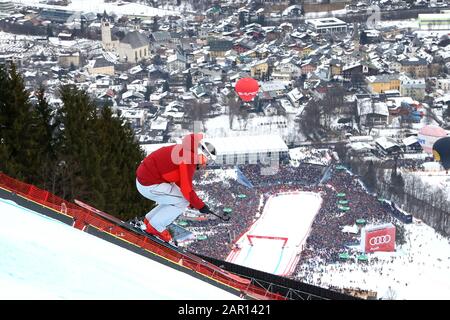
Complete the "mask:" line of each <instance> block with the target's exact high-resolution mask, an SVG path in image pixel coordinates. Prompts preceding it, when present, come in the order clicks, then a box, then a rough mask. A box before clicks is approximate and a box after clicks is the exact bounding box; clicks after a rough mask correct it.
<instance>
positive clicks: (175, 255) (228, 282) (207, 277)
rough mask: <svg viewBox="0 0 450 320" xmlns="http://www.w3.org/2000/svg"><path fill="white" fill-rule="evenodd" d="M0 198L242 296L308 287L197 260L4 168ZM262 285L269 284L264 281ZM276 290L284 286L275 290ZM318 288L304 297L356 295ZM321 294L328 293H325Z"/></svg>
mask: <svg viewBox="0 0 450 320" xmlns="http://www.w3.org/2000/svg"><path fill="white" fill-rule="evenodd" d="M0 197H1V198H5V199H8V200H12V201H14V202H16V203H18V204H20V205H22V206H24V207H27V208H29V209H31V210H33V211H35V212H38V213H40V214H44V215H46V216H48V217H50V218H53V219H56V220H59V221H61V222H63V223H66V224H68V225H71V226H72V227H74V228H77V229H79V230H81V231H83V232H87V233H89V234H91V235H94V236H97V237H99V238H102V239H104V240H106V241H109V242H111V243H114V244H116V245H119V246H121V247H123V248H126V249H128V250H131V251H133V252H135V253H138V254H140V255H142V256H145V257H147V258H150V259H153V260H155V261H157V262H160V263H163V264H165V265H167V266H169V267H172V268H174V269H177V270H179V271H181V272H185V273H188V274H190V275H191V276H194V277H196V278H198V279H201V280H203V281H206V282H208V283H210V284H211V285H215V286H218V287H220V288H222V289H224V290H227V291H228V292H231V293H233V294H235V295H237V296H240V297H241V298H245V299H257V300H259V299H261V300H289V299H298V295H295V296H293V295H292V292H295V291H297V290H296V288H295V287H298V286H299V285H300V286H302V285H303V284H302V283H300V282H297V281H293V280H289V281H287V282H286V281H282V283H283V286H282V287H281V286H280V285H278V286H275V285H271V283H269V285H267V280H272V279H274V281H277V282H280V280H279V277H277V276H274V275H267V274H263V273H260V272H255V271H254V270H253V271H252V272H248V271H247V272H233V271H232V270H235V269H236V268H237V270H241V271H243V270H247V269H248V268H243V269H240V266H234V269H233V268H227V269H228V270H226V269H223V268H222V267H223V264H224V263H225V262H224V261H214V259H205V258H204V257H201V256H199V255H195V259H194V258H193V255H194V254H193V253H189V254H187V253H184V252H183V250H178V249H177V248H172V247H170V246H165V245H163V244H161V243H158V242H156V241H153V240H152V239H151V238H148V237H146V236H144V235H142V234H139V233H135V232H133V231H130V230H128V229H126V228H124V227H121V226H120V225H118V224H115V223H113V222H112V221H109V220H107V219H105V218H103V217H101V216H99V215H97V214H95V213H94V212H92V211H89V210H87V209H85V208H82V207H80V206H78V205H76V204H75V203H72V202H70V201H66V200H64V199H62V198H60V197H58V196H56V195H54V194H52V193H50V192H49V191H45V190H42V189H40V188H37V187H36V186H34V185H31V184H27V183H24V182H22V181H19V180H16V179H14V178H11V177H9V176H7V175H6V174H4V173H2V172H0ZM197 258H198V259H197ZM225 264H226V265H227V266H229V265H232V264H230V263H225ZM219 266H220V267H219ZM256 275H258V276H264V279H265V280H264V279H263V280H261V279H258V278H255V277H254V276H256ZM261 283H264V285H262V284H261ZM292 286H293V287H292ZM306 286H307V287H308V289H309V288H313V286H310V285H306ZM276 288H278V289H279V290H274V289H276ZM315 288H316V289H315V290H312V291H313V292H314V294H312V295H309V294H308V293H306V292H304V295H303V296H301V299H305V298H306V299H334V298H335V299H352V297H350V296H347V295H343V294H340V293H337V292H334V291H331V290H328V289H323V288H319V287H315ZM320 293H324V294H322V295H321V294H320ZM305 295H306V296H305Z"/></svg>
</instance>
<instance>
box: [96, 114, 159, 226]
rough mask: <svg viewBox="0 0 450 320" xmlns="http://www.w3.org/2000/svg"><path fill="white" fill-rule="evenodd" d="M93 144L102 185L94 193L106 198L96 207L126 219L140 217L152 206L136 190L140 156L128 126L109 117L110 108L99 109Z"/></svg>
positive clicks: (141, 155) (137, 145)
mask: <svg viewBox="0 0 450 320" xmlns="http://www.w3.org/2000/svg"><path fill="white" fill-rule="evenodd" d="M96 131H97V139H98V140H97V142H96V143H97V144H98V145H99V146H100V150H99V152H100V154H101V161H100V167H101V176H102V177H104V180H103V181H102V182H103V184H101V185H99V189H98V192H99V193H101V194H104V195H107V197H106V198H104V199H103V201H104V203H99V204H98V206H99V208H102V209H103V210H105V211H107V212H110V213H113V214H115V215H117V216H120V217H121V218H122V219H125V220H126V219H130V218H133V217H135V216H137V215H144V214H145V213H146V212H147V211H149V210H150V208H151V206H152V203H151V202H150V201H149V200H147V199H145V198H143V197H142V196H141V195H140V194H139V192H138V191H137V189H136V176H135V172H136V169H137V167H138V166H139V164H140V162H141V161H142V159H143V158H144V153H143V152H142V150H141V149H140V147H139V144H138V143H137V142H136V140H135V138H134V133H133V131H132V129H131V127H130V126H129V125H128V124H127V123H125V122H124V120H123V119H122V118H121V117H113V113H112V111H111V109H110V108H108V107H106V108H103V109H102V111H101V114H100V116H99V119H98V122H97V129H96Z"/></svg>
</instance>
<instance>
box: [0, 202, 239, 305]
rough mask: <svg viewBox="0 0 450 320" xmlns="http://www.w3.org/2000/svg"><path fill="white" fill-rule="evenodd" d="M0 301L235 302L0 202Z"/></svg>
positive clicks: (161, 267) (203, 285)
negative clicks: (224, 300)
mask: <svg viewBox="0 0 450 320" xmlns="http://www.w3.org/2000/svg"><path fill="white" fill-rule="evenodd" d="M0 215H1V217H2V223H1V224H0V257H1V258H0V288H1V290H0V299H158V300H163V299H164V300H165V299H170V300H172V299H173V300H177V299H211V300H214V299H237V298H238V297H237V296H235V295H232V294H231V293H228V292H226V291H224V290H222V289H220V288H217V287H214V286H213V285H210V284H208V283H206V282H204V281H201V280H199V279H196V278H194V277H191V276H189V275H187V274H185V273H183V272H180V271H177V270H175V269H172V268H170V267H167V266H165V265H163V264H160V263H158V262H155V261H153V260H150V259H148V258H145V257H143V256H140V255H138V254H135V253H133V252H131V251H128V250H126V249H123V248H121V247H119V246H116V245H114V244H111V243H109V242H107V241H104V240H102V239H99V238H97V237H95V236H92V235H90V234H87V233H84V232H81V231H79V230H77V229H74V228H72V227H70V226H68V225H66V224H64V223H62V222H60V221H57V220H54V219H51V218H48V217H46V216H44V215H41V214H38V213H36V212H33V211H31V210H28V209H26V208H23V207H21V206H19V205H17V204H16V203H14V202H12V201H9V200H5V199H1V198H0Z"/></svg>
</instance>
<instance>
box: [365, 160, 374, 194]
mask: <svg viewBox="0 0 450 320" xmlns="http://www.w3.org/2000/svg"><path fill="white" fill-rule="evenodd" d="M364 183H365V184H366V186H367V188H368V189H369V190H370V191H371V192H375V190H376V187H377V175H376V171H375V166H374V164H373V161H370V162H369V167H368V168H367V172H366V174H365V175H364Z"/></svg>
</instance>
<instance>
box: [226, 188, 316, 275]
mask: <svg viewBox="0 0 450 320" xmlns="http://www.w3.org/2000/svg"><path fill="white" fill-rule="evenodd" d="M321 204H322V198H321V197H320V195H319V194H318V193H313V192H295V193H286V194H278V195H276V196H274V197H271V198H269V199H268V200H267V202H266V205H265V206H264V212H263V214H262V215H261V217H260V218H259V219H258V220H257V221H256V222H255V224H253V225H252V227H251V228H250V230H249V231H247V233H245V234H244V235H243V236H242V237H241V238H240V239H239V240H238V241H237V246H238V247H239V248H240V250H236V251H233V252H232V253H231V254H230V255H229V256H228V257H227V261H230V262H233V263H236V264H240V265H244V266H247V267H250V268H254V269H258V270H261V271H265V272H269V273H273V274H277V275H288V274H290V273H291V272H292V269H293V268H294V267H295V265H296V261H297V260H296V259H297V258H298V254H299V253H300V252H301V250H302V245H303V244H304V242H305V240H306V238H307V236H308V234H309V230H310V228H311V224H312V222H313V220H314V218H315V216H316V214H317V212H318V211H319V209H320V206H321ZM248 234H250V235H258V236H272V237H284V238H288V241H287V244H286V246H285V247H284V248H283V241H282V240H268V239H254V240H252V241H253V246H251V245H250V243H249V241H248V240H247V235H248Z"/></svg>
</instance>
